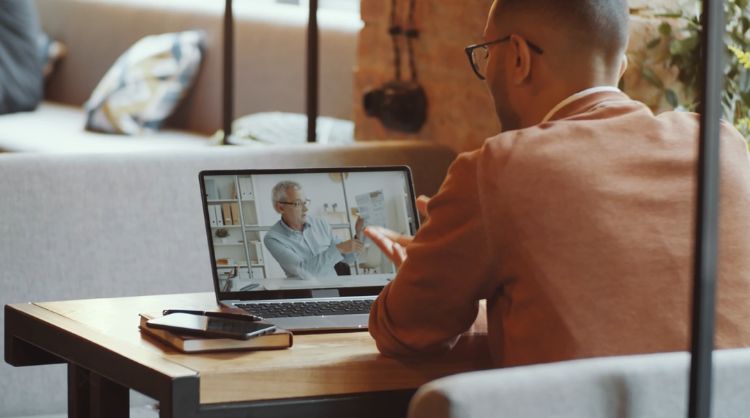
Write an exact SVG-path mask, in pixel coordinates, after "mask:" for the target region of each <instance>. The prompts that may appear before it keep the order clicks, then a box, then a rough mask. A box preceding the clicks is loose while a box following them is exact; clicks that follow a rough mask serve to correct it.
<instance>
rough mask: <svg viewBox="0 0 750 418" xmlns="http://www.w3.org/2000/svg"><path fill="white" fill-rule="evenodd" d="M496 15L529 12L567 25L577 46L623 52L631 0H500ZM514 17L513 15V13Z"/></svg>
mask: <svg viewBox="0 0 750 418" xmlns="http://www.w3.org/2000/svg"><path fill="white" fill-rule="evenodd" d="M495 13H496V15H495V16H494V19H495V20H496V21H497V20H498V19H499V18H500V17H501V16H504V15H505V16H514V15H517V14H518V13H527V14H528V15H530V16H539V18H540V19H543V20H542V21H540V22H539V24H543V25H556V26H563V25H564V26H563V27H564V28H565V29H567V30H568V31H569V32H570V34H571V39H570V40H571V42H576V43H577V44H578V45H573V46H575V47H576V48H580V49H582V48H586V47H589V48H591V49H594V50H599V51H604V52H608V53H610V54H613V55H614V54H618V55H619V54H621V53H622V52H623V51H624V50H625V48H626V47H627V43H628V35H629V29H628V20H629V19H630V13H629V9H628V2H627V0H499V4H498V5H497V7H496V9H495ZM511 18H512V17H511Z"/></svg>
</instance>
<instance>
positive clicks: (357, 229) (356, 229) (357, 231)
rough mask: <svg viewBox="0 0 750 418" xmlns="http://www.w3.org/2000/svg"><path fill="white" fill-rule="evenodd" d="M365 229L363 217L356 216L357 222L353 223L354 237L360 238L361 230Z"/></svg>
mask: <svg viewBox="0 0 750 418" xmlns="http://www.w3.org/2000/svg"><path fill="white" fill-rule="evenodd" d="M364 229H365V218H363V217H361V216H358V217H357V222H356V223H355V224H354V238H356V239H359V240H361V239H362V230H364Z"/></svg>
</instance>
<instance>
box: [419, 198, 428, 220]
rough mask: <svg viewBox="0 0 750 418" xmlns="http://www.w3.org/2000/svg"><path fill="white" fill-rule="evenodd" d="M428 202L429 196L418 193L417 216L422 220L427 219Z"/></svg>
mask: <svg viewBox="0 0 750 418" xmlns="http://www.w3.org/2000/svg"><path fill="white" fill-rule="evenodd" d="M428 203H430V198H429V197H428V196H425V195H420V196H419V197H418V198H417V212H419V216H420V217H421V218H422V221H426V220H427V204H428Z"/></svg>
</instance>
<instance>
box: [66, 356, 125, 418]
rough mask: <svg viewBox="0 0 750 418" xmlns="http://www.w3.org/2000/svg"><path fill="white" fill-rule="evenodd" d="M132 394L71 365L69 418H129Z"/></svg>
mask: <svg viewBox="0 0 750 418" xmlns="http://www.w3.org/2000/svg"><path fill="white" fill-rule="evenodd" d="M129 416H130V391H129V390H128V388H126V387H124V386H122V385H119V384H117V383H115V382H113V381H111V380H109V379H107V378H106V377H103V376H99V375H98V374H96V373H93V372H90V371H89V370H86V369H84V368H82V367H80V366H77V365H75V364H69V365H68V417H70V418H128V417H129Z"/></svg>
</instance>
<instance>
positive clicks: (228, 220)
mask: <svg viewBox="0 0 750 418" xmlns="http://www.w3.org/2000/svg"><path fill="white" fill-rule="evenodd" d="M221 214H222V215H223V217H224V225H232V205H230V204H229V203H222V204H221Z"/></svg>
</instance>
